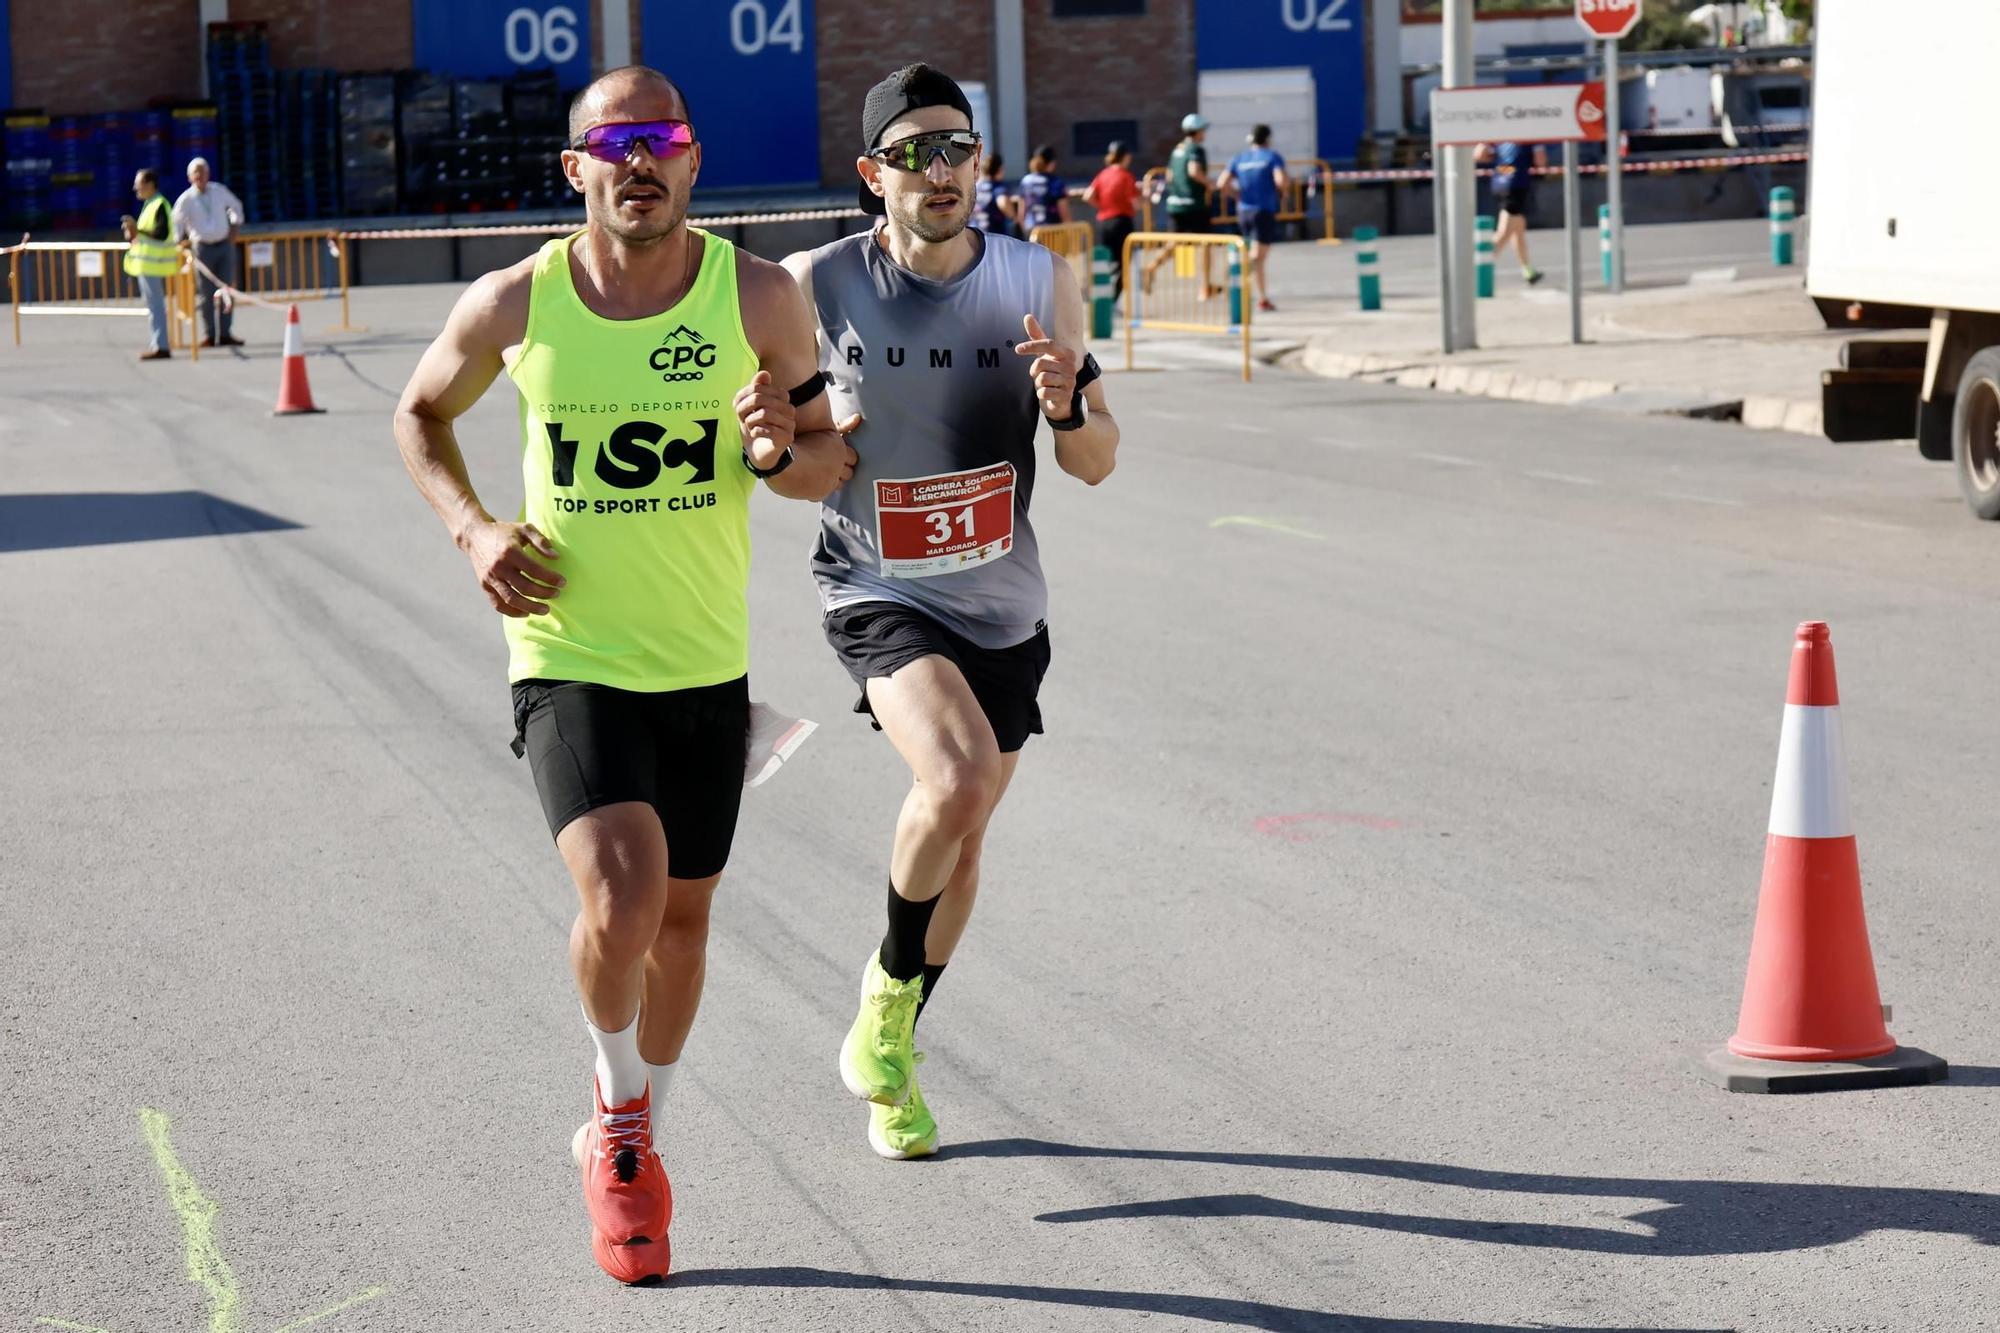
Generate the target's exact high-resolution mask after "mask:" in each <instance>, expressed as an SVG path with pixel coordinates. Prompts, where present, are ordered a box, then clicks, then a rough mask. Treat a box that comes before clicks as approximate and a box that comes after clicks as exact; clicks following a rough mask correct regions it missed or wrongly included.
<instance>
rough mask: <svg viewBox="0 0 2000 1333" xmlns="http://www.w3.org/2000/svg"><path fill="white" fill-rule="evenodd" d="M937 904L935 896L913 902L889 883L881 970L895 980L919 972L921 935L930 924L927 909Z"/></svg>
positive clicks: (921, 964)
mask: <svg viewBox="0 0 2000 1333" xmlns="http://www.w3.org/2000/svg"><path fill="white" fill-rule="evenodd" d="M940 896H942V895H940ZM937 904H938V900H937V899H936V898H928V899H926V900H924V901H923V902H920V903H913V902H911V901H910V900H909V899H907V898H905V897H903V896H902V895H901V894H899V893H897V892H896V886H895V885H894V884H891V885H890V886H889V932H888V934H886V935H884V936H883V937H882V970H883V971H884V972H887V973H888V974H889V975H890V976H892V977H894V978H895V979H896V980H898V981H909V980H910V979H911V978H913V977H919V976H922V975H923V972H924V935H925V934H926V933H928V932H929V930H930V928H931V913H932V912H935V911H936V910H937Z"/></svg>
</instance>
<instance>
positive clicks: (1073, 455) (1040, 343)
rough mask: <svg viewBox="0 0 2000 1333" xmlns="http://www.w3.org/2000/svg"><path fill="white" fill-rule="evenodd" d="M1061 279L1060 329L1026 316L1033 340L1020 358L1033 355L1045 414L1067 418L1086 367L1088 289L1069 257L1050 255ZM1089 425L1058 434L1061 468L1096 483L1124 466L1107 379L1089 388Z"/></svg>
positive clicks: (1032, 370) (1021, 348)
mask: <svg viewBox="0 0 2000 1333" xmlns="http://www.w3.org/2000/svg"><path fill="white" fill-rule="evenodd" d="M1049 260H1050V262H1051V264H1052V265H1053V267H1054V275H1053V276H1054V279H1055V325H1056V327H1055V330H1054V332H1053V333H1052V334H1045V333H1044V332H1043V331H1042V327H1041V325H1040V323H1038V322H1037V321H1036V319H1035V317H1034V316H1033V315H1029V316H1027V317H1026V318H1025V319H1024V320H1023V322H1022V323H1023V328H1024V329H1025V330H1026V332H1027V334H1028V337H1027V340H1026V341H1024V342H1021V343H1018V344H1016V345H1015V347H1014V352H1015V354H1016V355H1018V356H1033V357H1034V358H1035V360H1034V362H1033V364H1031V365H1030V366H1029V367H1028V373H1029V374H1030V375H1032V376H1034V379H1035V396H1036V398H1037V399H1039V400H1040V402H1041V408H1042V415H1044V416H1046V417H1048V418H1049V419H1050V420H1053V421H1064V420H1067V419H1068V418H1069V415H1070V403H1071V399H1072V397H1073V395H1074V394H1075V392H1076V376H1077V371H1078V370H1080V369H1081V368H1082V366H1083V358H1084V320H1083V290H1082V288H1080V287H1078V286H1077V285H1076V275H1075V274H1074V273H1073V272H1072V271H1071V269H1070V266H1069V261H1068V260H1066V259H1064V258H1063V257H1062V256H1061V255H1058V254H1053V253H1052V254H1050V256H1049ZM1083 402H1084V414H1083V425H1082V426H1080V427H1078V428H1077V429H1075V430H1059V431H1057V432H1056V433H1055V436H1056V466H1057V467H1059V468H1061V469H1062V470H1063V471H1065V472H1067V473H1069V474H1070V475H1071V476H1072V477H1075V478H1077V479H1078V480H1079V481H1082V482H1085V483H1086V484H1088V485H1091V486H1095V485H1096V484H1097V483H1098V482H1100V481H1103V480H1104V479H1105V478H1106V477H1108V476H1110V475H1111V469H1112V468H1114V467H1116V466H1117V464H1118V421H1117V419H1116V418H1114V417H1113V416H1112V415H1111V409H1110V408H1108V407H1106V406H1105V403H1104V381H1103V379H1101V378H1099V379H1095V380H1092V381H1091V382H1090V383H1088V384H1086V385H1084V386H1083Z"/></svg>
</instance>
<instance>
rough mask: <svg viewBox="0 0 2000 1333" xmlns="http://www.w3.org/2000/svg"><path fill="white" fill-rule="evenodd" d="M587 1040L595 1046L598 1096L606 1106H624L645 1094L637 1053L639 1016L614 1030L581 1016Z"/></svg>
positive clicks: (641, 1060) (641, 1061)
mask: <svg viewBox="0 0 2000 1333" xmlns="http://www.w3.org/2000/svg"><path fill="white" fill-rule="evenodd" d="M583 1025H584V1026H585V1027H586V1028H589V1029H590V1040H591V1042H592V1044H594V1045H595V1046H596V1047H597V1095H598V1096H600V1097H602V1098H603V1099H604V1104H605V1105H606V1106H623V1105H624V1104H625V1103H626V1102H629V1101H633V1100H635V1099H637V1098H638V1097H640V1096H642V1095H644V1093H645V1091H646V1061H645V1059H644V1058H643V1057H641V1056H640V1054H639V1016H638V1015H637V1014H634V1015H632V1021H631V1022H630V1023H627V1024H626V1025H625V1026H624V1028H623V1029H621V1030H620V1031H617V1032H606V1031H605V1030H604V1029H603V1028H600V1027H599V1026H597V1024H595V1023H593V1022H591V1021H590V1015H589V1014H585V1015H584V1016H583Z"/></svg>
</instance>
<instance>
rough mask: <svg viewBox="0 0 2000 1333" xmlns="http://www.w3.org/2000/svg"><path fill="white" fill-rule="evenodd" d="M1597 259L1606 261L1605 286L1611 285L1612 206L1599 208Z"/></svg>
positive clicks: (1601, 205)
mask: <svg viewBox="0 0 2000 1333" xmlns="http://www.w3.org/2000/svg"><path fill="white" fill-rule="evenodd" d="M1597 257H1598V258H1599V259H1601V260H1603V261H1604V285H1605V286H1606V287H1609V286H1610V285H1611V205H1609V204H1599V205H1598V206H1597Z"/></svg>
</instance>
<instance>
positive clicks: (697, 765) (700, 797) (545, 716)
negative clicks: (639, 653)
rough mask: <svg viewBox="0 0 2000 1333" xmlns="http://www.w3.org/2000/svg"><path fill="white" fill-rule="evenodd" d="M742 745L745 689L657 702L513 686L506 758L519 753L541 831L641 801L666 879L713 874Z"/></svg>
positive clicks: (533, 683) (605, 690)
mask: <svg viewBox="0 0 2000 1333" xmlns="http://www.w3.org/2000/svg"><path fill="white" fill-rule="evenodd" d="M749 744H750V681H749V678H748V677H738V678H737V679H735V680H732V681H726V682H724V683H723V684H720V685H704V686H700V687H698V688H695V689H689V690H671V691H668V692H666V693H662V694H643V693H638V692H635V691H632V690H620V689H614V688H613V687H611V686H609V685H594V684H590V683H588V682H585V681H575V680H521V681H516V682H514V745H515V753H516V754H519V753H521V752H523V751H525V752H526V753H527V756H528V763H529V766H530V767H531V768H532V769H533V770H534V773H535V790H536V792H537V793H539V794H540V796H541V798H542V813H543V814H545V815H547V816H548V821H549V833H550V834H551V835H554V834H558V833H561V832H562V831H563V827H564V826H565V825H567V824H568V823H569V822H570V821H571V820H573V819H575V818H576V817H577V816H578V815H583V814H588V813H589V812H590V811H592V810H595V809H597V808H598V807H599V806H605V805H615V804H617V803H618V802H620V801H644V802H645V803H646V804H648V805H650V806H652V807H653V809H654V811H655V812H656V813H657V814H658V815H659V817H660V828H661V829H662V830H663V831H664V832H665V833H666V836H667V873H668V874H669V875H671V876H673V877H674V878H675V879H705V878H707V877H708V876H710V875H715V874H720V873H721V871H722V868H723V866H725V865H727V864H728V862H729V848H730V845H731V844H732V843H733V842H734V841H735V839H736V813H737V808H738V806H739V805H740V804H741V803H742V800H743V769H744V764H745V762H746V758H747V753H748V750H749Z"/></svg>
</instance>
